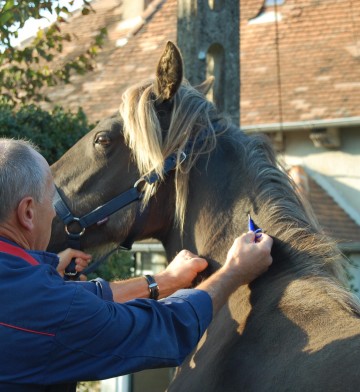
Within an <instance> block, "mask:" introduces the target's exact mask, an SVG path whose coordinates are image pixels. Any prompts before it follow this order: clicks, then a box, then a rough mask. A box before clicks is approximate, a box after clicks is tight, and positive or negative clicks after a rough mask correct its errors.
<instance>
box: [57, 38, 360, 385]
mask: <svg viewBox="0 0 360 392" xmlns="http://www.w3.org/2000/svg"><path fill="white" fill-rule="evenodd" d="M183 72H184V71H183V62H182V56H181V53H180V51H179V49H178V48H177V47H176V45H175V44H173V43H171V42H168V43H167V45H166V48H165V50H164V52H163V54H162V55H161V57H160V59H159V62H158V65H157V67H156V76H155V78H154V79H151V80H146V81H144V82H142V83H139V84H136V85H133V86H130V87H129V88H128V89H127V91H126V92H125V93H124V95H123V97H122V102H121V105H120V109H119V112H118V113H116V114H114V116H111V117H109V118H106V119H104V120H102V121H101V122H100V123H99V124H98V125H97V126H96V127H95V128H94V129H93V130H91V131H90V132H89V133H88V134H87V135H85V136H84V137H83V138H82V139H81V140H79V141H78V142H77V143H76V144H75V145H74V146H73V147H72V148H70V149H69V150H68V151H67V152H66V153H65V154H64V155H63V157H61V158H60V159H59V160H58V161H57V162H56V163H54V164H53V165H52V166H51V169H52V172H53V175H54V179H55V183H56V186H57V188H58V192H59V193H60V195H61V198H62V199H63V200H64V202H65V204H66V205H68V206H69V210H70V211H71V212H72V214H74V215H72V218H71V219H70V222H68V223H67V225H69V227H68V226H67V225H66V227H65V228H66V229H67V230H66V231H70V232H72V231H78V232H77V233H76V234H78V236H79V237H81V244H82V246H83V247H84V248H85V249H88V248H93V247H95V248H98V247H103V246H108V245H109V244H113V243H119V244H125V243H126V244H129V243H130V244H131V243H132V242H133V241H137V240H143V239H146V238H155V239H157V240H159V241H161V243H162V244H163V246H164V249H165V251H166V254H167V257H168V259H169V260H171V259H172V258H173V257H174V256H175V255H176V253H177V252H179V251H180V250H181V249H183V248H186V249H188V250H190V251H192V252H194V253H195V254H198V255H200V256H202V257H205V258H206V259H207V260H208V263H209V266H208V268H207V270H206V272H205V273H204V275H203V276H202V279H206V277H207V276H209V275H210V274H212V273H213V272H214V271H216V270H217V269H218V268H219V267H220V266H221V265H222V263H223V262H224V261H225V259H226V253H227V249H229V248H230V246H231V244H232V242H233V240H234V239H235V237H237V236H238V235H239V234H241V233H243V232H246V231H247V216H248V214H249V213H250V215H251V217H252V219H253V221H254V222H255V223H256V225H257V227H261V228H262V230H263V231H265V232H266V233H268V234H269V235H270V236H272V238H273V240H274V244H273V249H272V257H273V264H272V266H271V267H270V269H269V270H268V271H267V272H266V273H265V274H263V275H262V276H261V277H259V278H258V279H256V280H255V281H254V282H252V283H251V284H249V285H246V286H241V287H239V288H238V289H237V290H236V292H235V293H234V294H233V295H232V296H231V297H230V298H229V300H228V302H227V304H226V305H225V306H224V307H223V308H222V309H221V311H220V312H219V313H218V314H217V315H216V316H215V317H214V318H213V321H212V323H211V325H210V326H209V328H208V329H207V331H206V333H205V334H204V336H203V337H202V339H201V341H200V342H199V344H198V346H197V347H196V348H195V349H194V351H193V352H192V353H191V354H190V355H189V356H188V357H187V358H186V359H185V361H184V362H183V363H182V365H181V366H180V367H179V368H178V369H177V371H176V374H175V376H174V379H173V380H172V382H171V383H170V385H169V387H168V391H170V392H184V391H187V392H191V391H194V392H195V391H196V392H198V391H207V392H218V391H225V392H230V391H248V392H249V391H254V392H263V391H264V392H265V391H266V392H268V391H271V392H273V391H277V392H279V391H292V392H294V391H301V392H304V391H312V392H313V391H328V392H329V391H332V392H334V391H355V390H358V388H359V386H358V384H359V381H360V376H359V375H358V363H359V362H358V359H359V360H360V351H358V350H359V348H360V321H359V310H360V308H359V303H358V300H357V299H356V298H355V297H354V295H352V294H351V293H350V292H349V290H348V289H347V288H346V284H345V280H344V264H345V263H346V261H345V260H344V257H343V256H342V254H341V252H340V251H339V249H338V248H337V246H336V244H335V243H334V241H333V240H331V239H330V238H328V237H327V236H325V235H324V233H323V231H322V230H321V228H320V227H319V225H318V223H317V221H316V219H315V217H314V214H313V212H312V211H311V208H310V207H309V205H308V204H307V203H306V201H305V200H303V199H302V198H301V195H300V194H299V192H297V190H296V186H295V185H294V183H293V182H292V180H291V179H290V177H289V175H288V174H287V173H286V171H285V170H283V169H282V168H281V166H280V165H279V164H278V162H277V159H276V154H275V152H274V149H273V147H272V146H271V143H270V141H269V140H268V139H267V138H266V137H265V136H263V135H247V134H245V133H243V132H242V131H241V130H240V129H239V127H237V126H235V125H234V124H233V123H232V122H231V120H230V119H229V118H228V117H227V116H226V115H225V114H222V113H219V112H218V110H217V109H216V107H215V106H214V104H213V103H212V102H210V101H209V100H207V99H206V93H207V91H208V90H209V88H210V87H211V84H212V80H207V81H205V82H204V83H203V84H201V85H199V86H191V85H190V84H189V83H188V82H187V80H186V79H185V78H184V76H183ZM169 162H170V163H169ZM129 192H130V193H131V197H128V195H129ZM124 194H125V195H126V197H125V199H126V201H125V202H123V203H122V206H121V208H120V207H119V206H116V207H114V208H110V210H111V214H110V213H109V214H108V211H107V210H106V211H105V213H104V214H105V215H106V216H104V217H101V219H98V218H99V217H98V216H97V215H96V216H95V217H94V218H93V219H91V222H89V225H88V227H86V228H85V226H84V227H82V226H81V222H82V219H81V218H76V217H79V216H81V217H83V216H87V215H89V214H91V213H92V211H97V210H98V209H99V208H97V207H98V206H103V205H104V204H106V203H107V202H108V201H111V200H115V199H117V198H118V197H119V195H121V198H123V195H124ZM107 214H108V215H107ZM74 217H75V218H74ZM94 222H96V223H94ZM79 223H80V226H81V227H80V228H77V229H74V227H71V226H76V225H79ZM85 229H86V230H85ZM66 241H67V236H66V234H65V233H64V223H62V221H61V220H60V219H56V220H55V221H54V225H53V234H52V241H51V247H52V249H55V250H56V249H58V250H59V249H62V248H64V247H65V246H66ZM160 333H161V332H160Z"/></svg>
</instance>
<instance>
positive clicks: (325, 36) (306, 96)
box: [240, 0, 360, 126]
mask: <svg viewBox="0 0 360 392" xmlns="http://www.w3.org/2000/svg"><path fill="white" fill-rule="evenodd" d="M240 3H241V4H243V8H242V10H243V11H244V12H243V13H242V14H243V17H242V19H241V31H240V39H241V59H240V62H241V83H242V86H241V97H242V101H241V110H240V111H241V123H242V125H243V126H246V125H254V124H259V123H265V124H269V123H279V122H299V121H309V120H320V119H323V120H324V119H336V118H348V117H357V116H359V114H360V67H359V60H360V27H359V26H360V3H359V2H358V1H353V0H342V1H339V0H327V1H317V2H315V1H312V0H302V1H301V2H299V1H297V0H286V1H284V4H283V5H281V6H278V7H277V8H276V9H275V8H274V7H272V8H269V7H268V8H266V9H265V10H264V12H261V13H260V15H259V16H258V17H257V18H256V17H254V16H255V15H256V12H254V11H255V10H254V8H253V11H252V13H250V12H249V11H247V7H249V4H251V3H252V2H251V1H246V2H244V3H243V2H240ZM255 3H257V7H258V12H259V11H260V7H261V5H260V4H259V2H255ZM276 10H277V11H278V12H277V13H275V11H276ZM251 14H253V15H251ZM249 17H250V18H252V19H249ZM266 20H268V22H266ZM276 20H277V23H276ZM279 104H280V105H279Z"/></svg>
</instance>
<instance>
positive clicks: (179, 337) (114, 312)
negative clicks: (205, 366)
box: [44, 287, 212, 384]
mask: <svg viewBox="0 0 360 392" xmlns="http://www.w3.org/2000/svg"><path fill="white" fill-rule="evenodd" d="M89 297H91V298H89ZM94 299H95V301H94ZM211 319H212V301H211V298H210V296H209V295H208V294H207V293H206V292H205V291H201V290H197V289H191V290H180V291H178V292H176V293H174V294H173V295H172V296H170V297H168V298H166V299H164V300H160V301H154V300H148V299H136V300H132V301H129V302H127V303H125V304H118V303H114V302H109V301H103V300H101V299H98V298H96V297H94V296H89V295H88V293H86V292H85V291H84V290H83V289H82V288H81V287H78V288H77V290H76V294H75V296H74V298H73V301H72V303H71V306H70V308H69V311H68V314H67V317H66V319H65V321H64V322H63V323H62V325H61V327H60V328H59V330H58V332H57V334H56V337H55V346H54V348H53V352H52V354H51V358H52V359H51V361H50V363H49V364H48V367H47V369H46V371H45V372H44V373H45V374H44V377H45V379H44V383H45V384H48V383H57V382H72V381H79V380H90V379H106V378H110V377H115V376H119V375H122V374H129V373H133V372H136V371H139V370H143V369H146V368H155V367H165V366H177V365H179V364H180V363H181V362H182V361H183V360H184V358H185V357H186V356H187V355H188V354H189V353H190V352H191V351H192V350H193V348H194V347H195V346H196V344H197V343H198V341H199V340H200V338H201V336H202V335H203V333H204V331H205V330H206V328H207V327H208V325H209V323H210V321H211Z"/></svg>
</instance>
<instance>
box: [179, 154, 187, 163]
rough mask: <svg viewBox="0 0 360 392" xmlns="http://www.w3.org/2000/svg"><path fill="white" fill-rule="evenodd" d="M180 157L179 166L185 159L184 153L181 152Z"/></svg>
mask: <svg viewBox="0 0 360 392" xmlns="http://www.w3.org/2000/svg"><path fill="white" fill-rule="evenodd" d="M180 157H181V158H180V164H182V163H183V162H184V161H185V159H186V158H187V156H186V154H185V152H184V151H181V153H180Z"/></svg>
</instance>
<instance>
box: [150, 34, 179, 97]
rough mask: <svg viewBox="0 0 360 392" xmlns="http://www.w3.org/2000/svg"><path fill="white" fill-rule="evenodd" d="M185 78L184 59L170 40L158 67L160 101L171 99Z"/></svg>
mask: <svg viewBox="0 0 360 392" xmlns="http://www.w3.org/2000/svg"><path fill="white" fill-rule="evenodd" d="M182 78H183V61H182V57H181V54H180V51H179V49H178V48H177V47H176V45H175V44H173V43H172V42H171V41H168V42H167V44H166V47H165V50H164V52H163V54H162V55H161V57H160V61H159V63H158V66H157V69H156V82H155V91H154V92H155V94H156V96H157V99H159V100H160V101H166V100H169V99H171V98H172V97H173V96H174V95H175V93H176V92H177V90H178V89H179V87H180V85H181V82H182Z"/></svg>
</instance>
